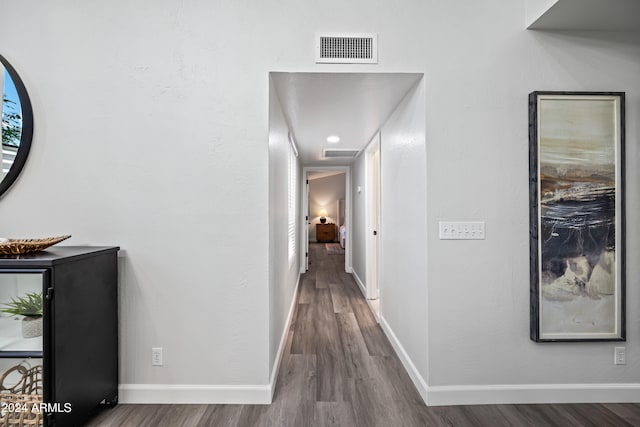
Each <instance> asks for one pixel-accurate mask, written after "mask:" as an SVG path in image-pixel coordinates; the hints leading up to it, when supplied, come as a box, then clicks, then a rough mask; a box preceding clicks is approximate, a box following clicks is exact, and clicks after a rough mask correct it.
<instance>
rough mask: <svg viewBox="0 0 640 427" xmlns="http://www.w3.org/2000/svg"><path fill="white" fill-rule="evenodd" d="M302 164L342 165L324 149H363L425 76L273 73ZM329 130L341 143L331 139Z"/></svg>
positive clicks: (346, 162)
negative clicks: (325, 152) (324, 155)
mask: <svg viewBox="0 0 640 427" xmlns="http://www.w3.org/2000/svg"><path fill="white" fill-rule="evenodd" d="M271 77H272V79H273V82H274V86H275V87H276V92H277V94H278V98H279V99H280V103H281V104H282V109H283V112H284V115H285V116H286V118H287V121H288V122H289V125H290V126H291V132H292V133H293V135H294V138H295V142H296V145H297V147H298V151H299V154H300V159H301V161H302V164H303V165H305V166H343V165H349V164H351V163H352V162H353V158H330V159H324V158H322V150H323V149H325V148H329V149H347V148H348V149H357V150H362V149H363V148H365V147H366V146H367V144H368V143H369V142H370V141H371V139H372V138H373V136H374V135H375V134H376V132H377V131H378V130H379V129H380V127H381V126H382V125H383V124H384V122H385V121H386V120H387V118H388V117H389V116H390V115H391V113H392V112H393V111H394V110H395V109H396V107H397V106H398V104H399V103H400V102H401V101H402V99H403V98H404V97H405V96H406V95H407V93H409V91H410V90H411V89H412V88H413V86H414V85H415V84H416V83H417V82H418V81H419V79H420V78H421V77H422V74H416V73H271ZM329 135H338V136H339V137H340V142H338V143H334V144H331V143H328V142H327V137H328V136H329Z"/></svg>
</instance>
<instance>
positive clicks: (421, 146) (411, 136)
mask: <svg viewBox="0 0 640 427" xmlns="http://www.w3.org/2000/svg"><path fill="white" fill-rule="evenodd" d="M424 87H425V86H424V79H421V80H420V81H419V82H418V84H417V85H416V87H415V88H413V89H412V90H411V91H410V92H409V94H407V95H406V97H405V98H404V99H403V100H402V101H401V102H400V104H399V105H398V107H397V108H396V110H395V111H394V112H393V113H392V114H391V116H390V117H389V119H387V121H386V122H385V124H384V125H383V127H382V129H381V131H380V181H381V188H380V197H381V206H380V220H381V224H380V234H379V236H380V240H379V242H380V243H379V244H380V259H381V262H380V266H379V270H380V276H379V283H380V325H381V326H382V328H383V329H384V331H385V332H386V333H387V336H388V337H389V339H390V340H391V343H392V344H393V346H394V347H395V349H396V352H397V353H398V355H399V356H400V359H401V360H402V361H403V364H404V365H405V368H406V369H407V371H408V372H409V375H410V376H411V378H412V379H413V381H414V383H415V384H416V386H417V388H418V391H420V393H421V394H422V396H423V397H424V398H426V387H427V383H428V375H429V372H428V362H429V359H428V351H427V349H428V342H427V338H428V329H427V325H428V311H427V310H426V307H427V304H428V297H427V289H428V283H427V196H428V193H427V170H426V165H427V153H426V145H425V142H426V141H425V110H424V105H425V91H424Z"/></svg>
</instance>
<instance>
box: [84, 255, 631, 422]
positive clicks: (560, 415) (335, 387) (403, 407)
mask: <svg viewBox="0 0 640 427" xmlns="http://www.w3.org/2000/svg"><path fill="white" fill-rule="evenodd" d="M309 250H310V265H309V271H307V273H306V274H304V275H303V276H302V277H301V288H300V291H299V295H298V303H297V306H296V310H295V314H294V318H293V321H292V324H291V328H290V330H289V336H288V339H287V344H286V348H285V350H284V356H283V360H282V364H281V367H280V371H279V377H278V382H277V385H276V392H275V396H274V400H273V403H272V404H271V405H118V406H117V407H116V408H114V409H108V410H105V411H103V412H102V413H101V414H100V415H99V416H98V417H97V418H96V419H95V420H94V421H93V422H92V423H91V424H90V426H91V427H105V426H131V427H133V426H135V427H141V426H149V427H151V426H153V427H163V426H167V427H169V426H170V427H175V426H193V427H199V426H215V427H217V426H229V427H231V426H240V427H250V426H264V427H271V426H342V427H350V426H358V427H360V426H362V427H371V426H385V427H390V426H393V427H395V426H461V427H464V426H474V427H476V426H491V427H495V426H536V427H537V426H569V425H571V426H598V427H602V426H632V425H640V404H584V405H576V404H570V405H558V404H553V405H478V406H446V407H445V406H443V407H429V408H427V406H426V405H425V404H424V403H423V402H422V399H421V398H420V396H419V395H418V392H417V391H416V389H415V387H414V386H413V383H412V382H411V380H410V379H409V377H408V375H407V373H406V371H405V370H404V368H403V367H402V365H401V363H400V361H399V359H398V357H397V356H396V355H395V352H394V350H393V349H392V347H391V345H390V344H389V341H388V340H387V338H386V336H385V335H384V333H383V332H382V330H381V328H380V327H379V325H378V324H377V323H376V321H375V319H374V317H373V315H372V313H371V311H370V310H369V307H368V305H367V302H366V301H365V299H364V298H363V297H362V294H361V292H360V290H359V289H358V287H357V285H356V283H355V282H354V280H353V278H352V277H351V275H350V274H347V273H345V272H344V255H328V254H327V250H326V248H325V245H324V244H317V243H316V244H310V248H309Z"/></svg>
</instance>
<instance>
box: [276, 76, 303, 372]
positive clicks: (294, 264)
mask: <svg viewBox="0 0 640 427" xmlns="http://www.w3.org/2000/svg"><path fill="white" fill-rule="evenodd" d="M290 145H291V144H290V142H289V128H288V125H287V123H286V120H285V118H284V114H283V112H282V107H281V105H280V101H279V100H278V96H277V94H276V90H275V86H274V85H273V82H272V81H271V79H269V366H270V367H271V371H270V375H271V382H272V383H273V382H274V381H275V378H276V373H277V371H278V369H277V368H278V365H277V362H278V359H279V357H278V356H279V355H280V353H281V352H282V346H283V344H284V342H285V341H286V331H285V328H286V326H287V324H288V320H289V316H291V314H292V308H293V305H292V303H293V297H294V295H295V291H296V285H297V283H298V276H299V270H300V268H299V265H300V261H299V252H300V249H299V242H300V238H299V235H298V234H296V237H295V242H296V247H295V251H294V256H293V257H292V258H291V259H289V239H288V230H289V212H288V206H289V191H288V190H289V174H288V172H289V147H290ZM297 168H298V170H297V174H296V176H297V177H298V179H297V184H296V188H295V194H296V196H297V200H296V204H297V206H298V208H297V209H296V216H295V218H296V223H297V227H296V229H297V230H300V197H299V196H300V177H301V174H302V171H301V170H300V164H299V163H298V166H297ZM274 365H275V366H274Z"/></svg>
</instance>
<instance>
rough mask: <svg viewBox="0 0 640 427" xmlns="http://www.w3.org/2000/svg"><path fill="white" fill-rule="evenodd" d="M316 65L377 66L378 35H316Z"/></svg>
mask: <svg viewBox="0 0 640 427" xmlns="http://www.w3.org/2000/svg"><path fill="white" fill-rule="evenodd" d="M316 63H318V64H329V63H333V64H377V63H378V35H377V34H376V33H318V34H316Z"/></svg>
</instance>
